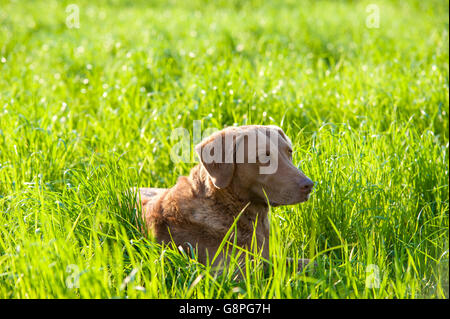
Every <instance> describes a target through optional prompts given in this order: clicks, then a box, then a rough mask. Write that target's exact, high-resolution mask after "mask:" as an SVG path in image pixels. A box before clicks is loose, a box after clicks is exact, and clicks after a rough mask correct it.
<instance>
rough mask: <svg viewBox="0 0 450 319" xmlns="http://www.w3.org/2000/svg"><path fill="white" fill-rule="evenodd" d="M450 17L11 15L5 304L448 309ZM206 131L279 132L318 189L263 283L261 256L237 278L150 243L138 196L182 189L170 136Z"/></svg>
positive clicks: (411, 8) (34, 11)
mask: <svg viewBox="0 0 450 319" xmlns="http://www.w3.org/2000/svg"><path fill="white" fill-rule="evenodd" d="M70 3H75V4H77V5H78V7H79V10H80V28H78V29H77V28H72V29H71V28H68V27H67V25H66V18H67V13H66V11H65V10H66V8H67V5H68V4H70ZM372 3H375V4H377V5H378V7H379V9H380V27H379V28H375V29H370V28H368V27H367V26H366V24H365V22H366V18H367V16H368V14H369V13H368V12H366V8H367V5H368V4H372ZM448 8H449V4H448V1H427V2H421V1H370V2H368V1H361V2H354V1H304V2H298V3H297V2H295V1H273V2H264V1H248V2H240V1H218V2H214V3H209V2H208V3H207V2H203V1H189V2H187V1H186V2H185V1H179V2H178V1H170V2H168V3H165V2H163V1H151V2H147V1H133V2H129V1H76V2H75V1H45V2H44V1H42V2H40V1H39V2H38V1H20V2H17V1H4V2H2V4H1V8H0V59H1V62H0V211H1V214H0V297H2V298H79V297H81V298H113V297H119V298H448V296H449V295H448V220H449V215H448V212H449V201H448V198H449V191H448V170H449V157H448V156H449V152H448V145H449V144H448V128H449V127H448V112H449V100H448V93H449V80H448V79H449V78H448V70H449V67H448V44H449V43H448ZM194 120H201V121H202V128H203V129H206V128H208V127H216V128H222V127H224V126H225V125H241V124H249V123H252V124H276V125H279V126H281V127H282V128H283V129H284V130H285V132H286V133H287V135H289V136H290V137H291V139H292V141H293V143H294V162H295V163H296V164H297V165H298V167H299V168H301V169H302V170H303V171H304V172H305V173H306V175H308V176H309V177H311V178H312V179H313V180H314V181H315V182H316V186H315V191H314V193H313V194H312V196H311V199H310V200H309V201H308V202H306V203H304V204H301V205H296V206H285V207H279V208H271V212H270V220H271V238H270V246H271V251H272V254H273V256H276V257H274V258H272V259H271V260H270V265H271V266H270V269H269V270H264V269H263V267H261V258H260V256H259V255H258V252H257V251H250V252H247V257H248V256H249V254H251V255H252V256H253V260H252V259H250V258H247V259H245V263H246V267H245V268H247V269H251V270H252V271H251V272H244V274H242V280H236V279H235V275H236V273H239V271H240V265H238V263H237V262H236V260H237V258H235V259H232V262H231V263H230V264H229V265H228V267H226V268H225V269H224V271H223V272H216V271H215V270H214V269H213V268H212V267H210V266H209V265H202V264H200V263H198V262H196V260H195V256H194V258H192V257H193V256H188V255H187V254H186V253H184V254H183V253H180V252H178V251H177V249H176V248H175V247H173V246H172V245H166V246H161V245H159V244H157V243H155V242H153V241H151V240H149V239H146V238H144V237H143V236H142V234H141V233H140V232H139V231H138V227H137V226H136V225H137V223H138V222H139V220H136V217H135V216H136V211H135V208H134V206H133V203H134V200H135V198H134V197H133V194H129V193H128V192H127V190H129V189H130V188H131V187H135V186H142V187H144V186H154V187H170V186H171V185H173V184H174V183H175V182H176V179H177V177H178V176H180V175H185V174H188V172H189V169H190V168H191V167H192V166H193V165H194V164H193V163H174V162H172V161H171V159H170V156H169V154H170V150H171V147H172V146H173V145H174V143H176V142H177V141H173V140H170V133H171V131H172V130H173V129H174V128H177V127H184V128H187V129H189V130H190V131H191V132H192V128H193V121H194ZM232 242H233V239H232V237H230V238H228V240H227V241H224V245H230V244H232ZM236 253H237V254H241V256H243V255H245V252H242V251H240V250H239V249H236ZM287 257H292V258H302V257H305V258H313V259H314V261H315V262H316V263H317V266H316V267H315V269H314V270H311V269H310V270H308V269H307V270H306V271H302V272H300V271H298V269H296V266H286V263H285V260H286V258H287ZM371 278H375V281H370V279H371Z"/></svg>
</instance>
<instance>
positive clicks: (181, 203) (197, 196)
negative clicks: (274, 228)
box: [139, 125, 313, 266]
mask: <svg viewBox="0 0 450 319" xmlns="http://www.w3.org/2000/svg"><path fill="white" fill-rule="evenodd" d="M252 132H253V133H255V134H256V135H257V136H260V137H261V134H263V135H265V136H272V138H273V136H275V138H276V139H277V143H276V144H277V146H278V148H277V152H276V154H270V156H276V159H277V160H278V169H277V171H276V172H275V173H273V174H268V175H264V174H260V171H259V168H260V167H262V166H264V165H266V166H267V164H263V161H261V160H260V156H263V155H267V154H268V153H267V152H268V150H269V146H270V145H269V144H270V143H272V142H273V140H272V141H271V140H269V139H268V142H267V145H266V147H261V146H259V149H256V152H257V154H256V155H257V161H256V163H251V162H250V161H248V158H249V154H250V151H249V145H250V144H249V140H248V136H246V134H248V133H252ZM269 133H270V134H269ZM229 134H233V136H234V137H235V139H234V140H233V144H232V146H231V147H232V149H231V150H230V149H227V148H226V147H224V148H223V150H222V151H223V152H224V153H226V152H230V151H231V152H234V154H235V153H236V150H237V149H238V148H239V147H244V151H245V159H244V162H242V163H238V162H237V161H236V158H235V157H234V159H233V163H211V164H209V163H206V162H205V161H204V160H203V156H202V149H203V148H204V147H205V146H207V145H211V143H221V142H223V141H224V139H225V137H226V136H227V135H229ZM261 148H262V149H261ZM195 150H196V152H197V154H198V155H199V157H200V163H199V164H198V165H196V166H195V167H194V168H193V169H192V170H191V172H190V174H189V176H188V177H184V176H183V177H180V178H179V179H178V181H177V183H176V185H175V186H173V187H172V188H169V189H161V188H141V189H139V192H140V198H141V204H142V212H143V218H144V220H145V223H146V225H147V227H148V230H149V232H150V233H151V235H152V236H153V237H154V238H155V239H156V240H157V241H159V242H165V243H169V242H171V241H172V240H173V241H174V242H175V244H176V245H177V246H181V247H182V248H183V249H184V250H186V251H190V248H191V247H194V248H196V250H197V254H198V260H199V261H200V262H202V263H205V262H206V261H207V259H208V258H209V260H210V261H211V260H212V258H213V256H214V255H215V253H216V251H217V249H218V247H219V245H220V243H221V242H222V240H223V238H224V236H225V235H226V233H227V231H228V230H229V229H230V226H232V224H233V222H234V220H235V218H236V217H237V216H238V215H239V214H240V213H241V212H242V214H241V216H240V218H239V219H238V221H237V223H236V229H237V236H236V239H237V245H239V246H241V247H244V248H247V249H250V245H251V241H252V236H253V231H254V226H255V225H256V229H255V235H256V243H257V247H258V248H259V249H262V257H264V258H266V259H269V219H268V211H269V210H268V202H269V203H270V204H271V205H272V206H278V205H290V204H296V203H299V202H302V201H306V200H307V199H308V197H309V193H310V192H311V190H312V187H313V183H312V182H311V180H310V179H308V178H307V177H306V176H305V175H304V174H303V173H302V172H301V171H299V170H298V169H297V168H296V167H295V166H294V165H293V164H292V145H291V142H290V140H289V138H287V137H286V135H285V134H284V132H283V131H282V130H281V129H280V128H279V127H276V126H257V125H250V126H241V127H237V128H236V127H232V128H226V129H224V130H222V131H219V132H216V133H214V134H213V135H211V136H210V137H208V138H207V139H205V140H204V141H202V142H201V143H200V144H199V145H197V146H196V148H195ZM272 158H273V157H272ZM266 160H267V159H266ZM221 258H223V252H222V254H221V255H220V258H218V259H217V262H218V261H220V259H221ZM303 263H304V261H302V262H301V263H300V264H299V265H300V266H302V264H303Z"/></svg>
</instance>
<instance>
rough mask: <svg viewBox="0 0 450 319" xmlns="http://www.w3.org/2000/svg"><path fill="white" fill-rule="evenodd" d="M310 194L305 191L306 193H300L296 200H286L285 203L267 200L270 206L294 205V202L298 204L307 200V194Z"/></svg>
mask: <svg viewBox="0 0 450 319" xmlns="http://www.w3.org/2000/svg"><path fill="white" fill-rule="evenodd" d="M310 195H311V193H307V194H302V197H301V198H300V199H299V200H296V201H294V202H287V203H277V202H274V201H270V200H269V204H270V206H272V207H278V206H283V205H295V204H300V203H304V202H306V201H308V199H309V196H310Z"/></svg>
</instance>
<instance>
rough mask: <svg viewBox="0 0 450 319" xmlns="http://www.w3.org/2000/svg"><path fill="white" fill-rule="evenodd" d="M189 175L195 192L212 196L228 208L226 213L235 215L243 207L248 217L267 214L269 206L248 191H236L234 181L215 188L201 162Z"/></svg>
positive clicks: (208, 196)
mask: <svg viewBox="0 0 450 319" xmlns="http://www.w3.org/2000/svg"><path fill="white" fill-rule="evenodd" d="M189 177H190V179H191V181H192V182H193V183H194V185H193V186H194V189H195V190H196V192H198V193H199V194H201V196H204V197H206V198H212V199H214V200H215V201H217V202H219V203H222V204H223V205H224V206H225V207H228V208H229V209H228V213H231V214H232V215H234V216H237V215H238V214H239V213H241V212H242V211H243V210H244V209H245V211H244V212H243V214H244V215H247V216H248V217H253V215H258V214H261V213H263V214H264V215H266V216H267V212H268V211H269V207H268V205H267V204H266V203H264V202H263V201H257V200H255V199H254V198H252V196H251V195H250V194H249V193H246V192H243V191H242V189H240V190H239V191H238V190H237V186H236V185H235V184H234V183H231V184H230V185H229V186H227V187H225V188H217V187H216V186H215V185H214V184H213V182H212V181H211V178H210V177H209V175H208V172H207V171H206V169H205V168H204V167H203V166H202V165H201V164H198V165H197V166H195V167H194V168H193V169H192V170H191V174H190V176H189ZM255 217H256V216H255ZM264 217H265V216H264ZM260 218H261V216H260Z"/></svg>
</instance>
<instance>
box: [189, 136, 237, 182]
mask: <svg viewBox="0 0 450 319" xmlns="http://www.w3.org/2000/svg"><path fill="white" fill-rule="evenodd" d="M235 145H236V134H235V132H234V131H233V130H231V129H228V130H227V129H225V130H222V131H219V132H216V133H214V134H212V135H211V136H209V137H208V138H206V139H205V140H203V141H202V142H201V143H200V144H198V145H196V146H195V152H196V153H197V155H198V157H199V158H200V162H201V163H202V165H203V166H204V167H205V169H206V171H207V172H208V174H209V176H210V177H211V181H212V182H213V184H214V185H215V186H216V187H217V188H225V187H227V186H228V185H230V183H231V180H232V179H233V174H234V168H235V163H234V162H235V159H234V157H235Z"/></svg>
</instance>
